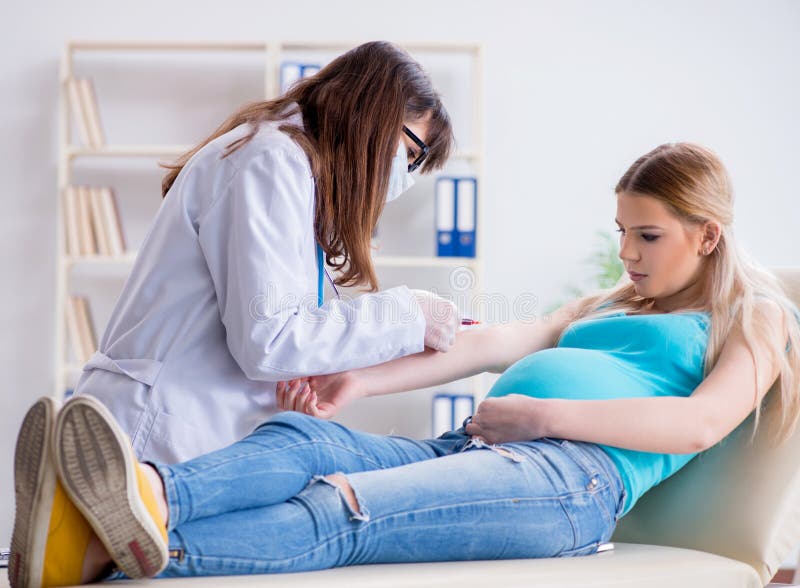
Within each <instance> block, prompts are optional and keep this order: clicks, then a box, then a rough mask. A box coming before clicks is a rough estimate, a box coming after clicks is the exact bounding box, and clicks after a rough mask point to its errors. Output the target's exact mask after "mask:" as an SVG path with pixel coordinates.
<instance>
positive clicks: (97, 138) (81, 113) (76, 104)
mask: <svg viewBox="0 0 800 588" xmlns="http://www.w3.org/2000/svg"><path fill="white" fill-rule="evenodd" d="M67 96H69V107H70V111H71V112H72V118H73V119H75V120H76V122H77V123H78V132H79V133H80V136H81V141H82V142H83V144H84V145H87V146H89V147H102V146H103V145H105V144H106V139H105V135H104V133H103V127H102V126H101V125H100V110H99V109H98V107H97V97H96V96H95V92H94V85H93V84H92V81H91V80H89V79H87V78H72V79H69V80H67Z"/></svg>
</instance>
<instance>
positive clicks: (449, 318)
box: [411, 290, 460, 352]
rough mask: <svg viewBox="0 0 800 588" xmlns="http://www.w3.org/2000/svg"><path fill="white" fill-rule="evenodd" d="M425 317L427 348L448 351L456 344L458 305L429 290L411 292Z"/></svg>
mask: <svg viewBox="0 0 800 588" xmlns="http://www.w3.org/2000/svg"><path fill="white" fill-rule="evenodd" d="M411 292H412V293H413V294H414V297H415V298H416V299H417V304H419V307H420V310H421V311H422V316H424V317H425V347H430V348H431V349H435V350H436V351H443V352H444V351H447V350H448V349H450V347H452V346H453V343H455V342H456V331H457V330H458V327H459V323H460V321H459V318H458V309H457V308H456V305H455V304H453V303H452V302H450V301H449V300H445V299H444V298H442V297H440V296H437V295H436V294H434V293H433V292H428V291H427V290H411Z"/></svg>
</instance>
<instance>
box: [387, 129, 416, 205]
mask: <svg viewBox="0 0 800 588" xmlns="http://www.w3.org/2000/svg"><path fill="white" fill-rule="evenodd" d="M413 185H414V177H413V176H412V175H411V174H410V173H408V157H407V156H406V146H405V144H404V143H403V142H402V141H400V147H398V149H397V153H396V154H395V156H394V158H393V159H392V173H391V175H390V176H389V188H388V190H387V191H386V202H391V201H392V200H397V197H398V196H400V194H402V193H403V192H405V191H406V190H408V189H409V188H410V187H411V186H413Z"/></svg>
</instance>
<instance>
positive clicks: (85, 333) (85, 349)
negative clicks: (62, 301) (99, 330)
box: [66, 296, 97, 363]
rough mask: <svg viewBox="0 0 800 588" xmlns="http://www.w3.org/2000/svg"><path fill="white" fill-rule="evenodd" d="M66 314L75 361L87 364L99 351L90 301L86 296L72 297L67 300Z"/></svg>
mask: <svg viewBox="0 0 800 588" xmlns="http://www.w3.org/2000/svg"><path fill="white" fill-rule="evenodd" d="M66 313H67V331H68V332H69V339H70V343H71V345H72V349H73V351H74V354H75V359H76V360H77V361H78V362H80V363H86V362H87V361H89V358H90V357H91V356H92V354H93V353H94V352H95V350H96V349H97V342H96V339H95V335H94V325H93V324H92V318H91V314H90V312H89V301H88V299H87V298H86V297H84V296H70V297H69V298H68V299H67V305H66Z"/></svg>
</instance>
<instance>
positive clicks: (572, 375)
mask: <svg viewBox="0 0 800 588" xmlns="http://www.w3.org/2000/svg"><path fill="white" fill-rule="evenodd" d="M507 394H525V395H527V396H535V397H537V398H572V399H575V400H603V399H608V398H625V397H641V396H654V395H656V390H655V389H654V387H653V386H652V384H650V385H648V381H647V379H646V378H645V377H643V375H642V374H641V373H640V372H639V371H638V370H636V369H635V368H634V367H632V366H631V365H629V364H627V363H626V362H624V361H621V360H619V359H617V358H615V357H613V356H612V355H610V354H608V353H605V352H602V351H597V350H593V349H576V348H570V347H555V348H553V349H545V350H543V351H538V352H537V353H534V354H532V355H529V356H527V357H525V358H523V359H521V360H519V361H518V362H517V363H515V364H514V365H512V366H511V367H510V368H508V369H507V370H506V371H505V372H504V373H503V375H502V376H500V378H499V379H498V380H497V382H495V384H494V386H492V389H491V390H490V391H489V394H488V396H490V397H491V396H505V395H507Z"/></svg>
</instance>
